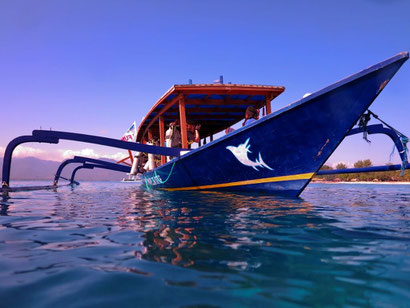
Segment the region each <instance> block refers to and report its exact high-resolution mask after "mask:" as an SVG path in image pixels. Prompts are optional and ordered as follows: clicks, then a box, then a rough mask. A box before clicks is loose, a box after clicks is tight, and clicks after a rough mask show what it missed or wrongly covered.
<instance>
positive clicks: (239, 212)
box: [128, 192, 312, 269]
mask: <svg viewBox="0 0 410 308" xmlns="http://www.w3.org/2000/svg"><path fill="white" fill-rule="evenodd" d="M157 194H158V198H159V199H158V200H160V203H161V206H154V207H149V214H148V213H147V212H146V211H145V207H144V213H145V214H146V215H141V208H139V207H140V204H139V203H138V204H136V207H137V208H135V209H134V211H133V212H132V213H128V217H129V218H130V219H131V220H133V221H134V222H135V223H136V225H138V226H140V227H142V229H140V230H141V231H144V232H145V241H144V242H143V245H144V246H145V247H146V250H145V252H144V253H143V254H142V256H141V257H142V258H143V259H147V260H151V261H157V262H163V263H171V264H173V265H181V266H185V267H187V266H194V267H199V268H202V267H204V266H206V265H207V264H208V263H209V262H210V261H211V263H213V264H215V263H218V266H223V267H228V268H237V267H239V268H240V269H245V268H247V267H248V266H254V265H249V264H248V262H247V261H246V256H245V258H241V257H240V255H241V254H240V253H238V252H239V251H240V249H241V247H245V248H246V247H251V246H257V247H258V246H273V244H272V242H271V241H268V240H263V239H261V238H259V237H258V236H256V234H257V233H259V232H260V230H262V229H265V230H266V228H275V227H276V226H280V225H279V224H278V223H277V222H275V218H278V217H286V216H288V217H290V216H291V215H306V214H307V213H308V212H309V211H311V210H312V209H311V206H310V204H309V203H308V202H305V201H303V200H301V199H286V198H274V197H268V196H262V197H256V196H253V195H247V194H232V193H215V192H190V193H186V192H173V193H168V192H167V193H161V192H157ZM135 197H137V196H135ZM152 211H155V213H152ZM147 214H148V215H147ZM152 217H154V219H150V218H152ZM158 218H159V219H158ZM154 226H155V227H154ZM193 248H194V249H193ZM231 254H232V255H231ZM227 256H229V257H228V258H227ZM233 256H234V258H233V259H232V260H231V259H230V257H233Z"/></svg>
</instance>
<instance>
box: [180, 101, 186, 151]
mask: <svg viewBox="0 0 410 308" xmlns="http://www.w3.org/2000/svg"><path fill="white" fill-rule="evenodd" d="M179 125H180V128H181V142H182V148H183V149H188V139H187V133H186V113H185V100H184V96H183V95H182V94H180V95H179Z"/></svg>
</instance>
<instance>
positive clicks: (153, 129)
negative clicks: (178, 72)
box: [137, 84, 285, 142]
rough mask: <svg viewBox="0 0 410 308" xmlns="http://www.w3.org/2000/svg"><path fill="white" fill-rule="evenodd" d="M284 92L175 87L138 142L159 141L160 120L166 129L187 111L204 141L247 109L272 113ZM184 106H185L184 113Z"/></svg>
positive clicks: (152, 114) (217, 86) (155, 108)
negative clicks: (180, 114)
mask: <svg viewBox="0 0 410 308" xmlns="http://www.w3.org/2000/svg"><path fill="white" fill-rule="evenodd" d="M284 90H285V88H284V87H277V86H261V85H240V84H188V85H174V86H173V87H171V89H169V90H168V91H167V92H166V93H165V94H164V95H163V96H162V97H161V98H160V99H159V100H158V101H157V103H156V104H155V105H154V106H153V107H152V108H151V110H150V111H149V112H148V114H147V115H146V116H145V117H144V119H143V120H142V122H141V124H140V126H139V127H138V131H137V141H138V142H143V140H145V139H147V137H148V135H150V136H152V137H154V138H155V137H156V138H159V135H160V125H159V122H160V120H161V121H163V123H164V125H165V130H166V129H167V128H168V125H169V123H171V122H173V121H175V120H177V119H179V118H180V117H179V111H180V110H184V109H185V113H186V119H187V120H193V121H196V122H197V123H199V124H201V130H200V135H201V138H205V137H208V136H211V135H213V134H215V133H218V132H220V131H222V130H224V129H226V128H228V127H230V126H232V125H233V124H235V123H237V122H238V121H240V120H241V119H243V118H244V117H245V110H246V108H247V107H248V106H255V107H257V108H262V107H264V106H266V113H267V114H269V113H270V101H271V100H272V99H274V98H275V97H277V96H278V95H279V94H281V93H282V92H283V91H284ZM181 104H182V105H183V106H184V108H183V109H181Z"/></svg>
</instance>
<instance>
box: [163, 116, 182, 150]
mask: <svg viewBox="0 0 410 308" xmlns="http://www.w3.org/2000/svg"><path fill="white" fill-rule="evenodd" d="M165 140H166V144H167V147H169V148H180V147H181V133H180V132H179V121H178V120H175V121H174V122H172V123H170V124H169V128H168V130H167V131H166V133H165Z"/></svg>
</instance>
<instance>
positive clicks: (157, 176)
mask: <svg viewBox="0 0 410 308" xmlns="http://www.w3.org/2000/svg"><path fill="white" fill-rule="evenodd" d="M174 167H175V161H174V163H173V164H172V167H171V170H170V171H169V173H168V176H167V178H166V179H165V180H164V181H162V180H161V177H160V176H159V175H158V174H157V171H156V170H154V178H157V179H159V183H160V184H165V183H166V182H168V180H169V178H170V177H171V174H172V171H173V170H174ZM144 180H145V186H146V187H147V190H150V189H151V188H152V186H153V185H152V184H149V183H148V181H147V178H146V177H144Z"/></svg>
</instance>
